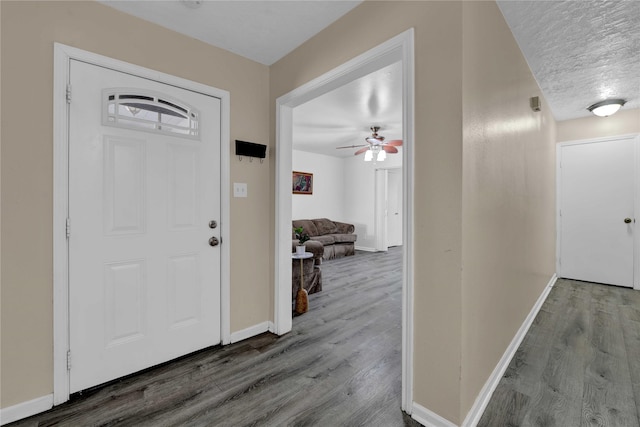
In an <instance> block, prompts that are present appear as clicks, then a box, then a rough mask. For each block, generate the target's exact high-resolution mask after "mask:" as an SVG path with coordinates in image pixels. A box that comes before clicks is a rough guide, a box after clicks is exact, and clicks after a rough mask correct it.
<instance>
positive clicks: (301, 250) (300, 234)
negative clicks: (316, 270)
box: [293, 227, 310, 255]
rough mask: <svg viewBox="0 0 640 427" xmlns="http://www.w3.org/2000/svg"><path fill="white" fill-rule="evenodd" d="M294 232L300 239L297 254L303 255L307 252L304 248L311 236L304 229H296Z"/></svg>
mask: <svg viewBox="0 0 640 427" xmlns="http://www.w3.org/2000/svg"><path fill="white" fill-rule="evenodd" d="M293 232H294V234H295V236H296V239H298V246H296V254H299V255H302V254H303V253H305V252H306V248H305V246H304V242H306V241H307V240H309V239H310V237H309V235H308V234H307V233H305V232H304V230H303V228H302V227H296V228H294V229H293Z"/></svg>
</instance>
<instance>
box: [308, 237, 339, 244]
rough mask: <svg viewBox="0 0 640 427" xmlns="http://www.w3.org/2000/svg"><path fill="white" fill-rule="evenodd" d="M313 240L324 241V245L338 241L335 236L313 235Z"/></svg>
mask: <svg viewBox="0 0 640 427" xmlns="http://www.w3.org/2000/svg"><path fill="white" fill-rule="evenodd" d="M313 240H315V241H318V242H320V243H322V244H323V245H324V246H328V245H333V244H334V243H335V242H336V239H335V238H334V237H333V236H313Z"/></svg>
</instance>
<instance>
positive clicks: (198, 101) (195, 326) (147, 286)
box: [69, 60, 221, 392]
mask: <svg viewBox="0 0 640 427" xmlns="http://www.w3.org/2000/svg"><path fill="white" fill-rule="evenodd" d="M70 76H71V88H72V94H73V96H72V100H71V105H70V124H69V134H70V136H69V218H70V234H69V325H70V326H69V337H70V350H71V370H70V375H69V378H70V391H71V392H76V391H79V390H83V389H86V388H88V387H91V386H94V385H97V384H101V383H104V382H106V381H109V380H112V379H115V378H118V377H121V376H124V375H127V374H130V373H133V372H136V371H139V370H141V369H144V368H147V367H150V366H153V365H156V364H159V363H162V362H165V361H168V360H171V359H173V358H176V357H179V356H181V355H184V354H187V353H190V352H193V351H196V350H199V349H202V348H205V347H208V346H211V345H215V344H218V343H219V342H220V248H219V247H218V246H211V245H210V243H209V239H210V238H211V237H212V236H215V237H218V238H219V236H220V232H219V228H210V224H209V222H210V221H219V219H220V117H221V116H220V108H221V107H220V100H219V99H217V98H214V97H211V96H206V95H203V94H199V93H195V92H192V91H188V90H184V89H180V88H176V87H174V86H170V85H165V84H162V83H158V82H154V81H151V80H147V79H143V78H140V77H136V76H132V75H129V74H125V73H120V72H117V71H113V70H109V69H106V68H102V67H98V66H94V65H89V64H86V63H83V62H79V61H75V60H72V61H71V65H70Z"/></svg>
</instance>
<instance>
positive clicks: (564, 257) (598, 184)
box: [558, 138, 636, 287]
mask: <svg viewBox="0 0 640 427" xmlns="http://www.w3.org/2000/svg"><path fill="white" fill-rule="evenodd" d="M559 153H560V175H559V177H558V178H559V180H560V216H559V218H560V224H559V227H560V241H559V243H560V245H559V246H560V248H559V249H560V254H559V255H560V259H559V276H560V277H566V278H571V279H577V280H585V281H589V282H597V283H605V284H611V285H618V286H627V287H633V285H634V229H635V217H634V202H635V194H636V183H635V182H636V178H635V170H636V169H635V168H636V143H635V141H634V139H633V138H624V139H619V140H610V141H600V142H591V143H581V144H569V145H563V146H561V147H560V150H559Z"/></svg>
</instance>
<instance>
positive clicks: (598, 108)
mask: <svg viewBox="0 0 640 427" xmlns="http://www.w3.org/2000/svg"><path fill="white" fill-rule="evenodd" d="M625 103H626V101H625V100H624V99H606V100H604V101H600V102H596V103H595V104H593V105H591V106H590V107H588V108H587V110H589V111H591V112H592V113H593V114H595V115H596V116H600V117H607V116H610V115H612V114H615V113H616V112H617V111H618V110H619V109H620V107H622V106H623V105H624V104H625Z"/></svg>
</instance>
